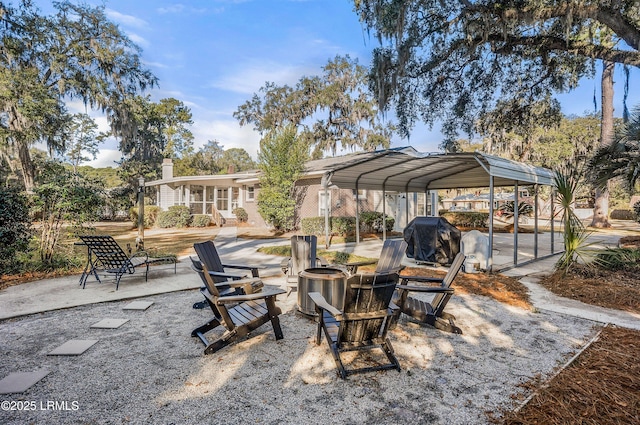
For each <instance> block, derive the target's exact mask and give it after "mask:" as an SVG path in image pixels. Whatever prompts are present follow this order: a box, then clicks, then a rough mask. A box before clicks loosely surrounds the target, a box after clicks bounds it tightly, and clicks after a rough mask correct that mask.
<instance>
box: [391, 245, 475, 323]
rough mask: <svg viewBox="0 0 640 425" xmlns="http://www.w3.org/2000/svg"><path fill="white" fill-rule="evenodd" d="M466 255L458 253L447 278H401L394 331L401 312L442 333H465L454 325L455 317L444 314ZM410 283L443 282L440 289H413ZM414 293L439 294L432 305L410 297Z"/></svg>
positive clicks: (419, 287) (417, 287)
mask: <svg viewBox="0 0 640 425" xmlns="http://www.w3.org/2000/svg"><path fill="white" fill-rule="evenodd" d="M464 260H465V256H464V254H462V253H458V254H457V255H456V257H455V258H454V259H453V262H452V263H451V266H450V267H449V271H448V272H447V274H446V275H445V276H444V278H434V277H421V276H400V284H399V285H398V286H397V292H396V296H395V297H394V300H393V302H394V303H395V304H396V305H397V306H398V310H397V311H396V314H395V316H394V319H393V324H392V328H393V327H395V325H396V323H397V321H398V319H399V316H400V313H401V312H402V313H404V314H406V315H407V316H410V317H413V318H414V319H416V320H418V321H420V322H422V323H426V324H428V325H431V326H433V327H435V328H436V329H440V330H442V331H447V332H453V333H457V334H461V333H462V329H460V328H459V327H457V326H456V325H455V323H454V320H455V316H453V315H452V314H449V313H446V312H445V311H444V309H445V307H446V306H447V303H448V302H449V299H451V296H452V295H453V293H454V289H453V288H451V284H452V283H453V280H454V279H455V278H456V276H457V275H458V272H459V271H460V269H461V268H462V264H463V263H464ZM409 282H421V283H431V284H433V283H439V284H440V285H439V286H412V285H409V284H408V283H409ZM410 292H419V293H428V294H436V295H435V297H434V298H433V300H431V302H430V303H428V302H425V301H422V300H418V299H415V298H412V297H409V293H410Z"/></svg>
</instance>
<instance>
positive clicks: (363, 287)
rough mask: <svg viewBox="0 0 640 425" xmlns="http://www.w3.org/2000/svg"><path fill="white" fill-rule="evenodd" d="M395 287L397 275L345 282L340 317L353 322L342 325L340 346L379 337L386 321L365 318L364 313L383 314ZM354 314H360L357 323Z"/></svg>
mask: <svg viewBox="0 0 640 425" xmlns="http://www.w3.org/2000/svg"><path fill="white" fill-rule="evenodd" d="M397 283H398V274H397V273H388V274H372V275H364V274H357V275H353V276H351V277H350V278H349V279H348V280H347V290H346V294H345V303H344V313H346V314H349V317H351V318H355V320H344V321H343V322H342V327H341V335H340V338H339V340H340V342H349V343H354V342H362V341H368V340H371V339H374V338H377V337H378V336H380V330H381V329H382V326H383V324H384V321H385V320H386V319H385V318H384V317H381V318H366V316H367V315H366V313H372V312H382V311H386V310H387V308H388V307H389V303H390V301H391V298H392V296H393V293H394V291H395V287H396V284H397ZM358 313H361V314H362V318H361V319H358V318H357V317H358Z"/></svg>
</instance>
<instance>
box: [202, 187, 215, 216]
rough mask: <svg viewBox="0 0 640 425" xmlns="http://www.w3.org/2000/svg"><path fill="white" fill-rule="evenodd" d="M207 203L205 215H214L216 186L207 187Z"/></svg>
mask: <svg viewBox="0 0 640 425" xmlns="http://www.w3.org/2000/svg"><path fill="white" fill-rule="evenodd" d="M206 189H207V190H206V192H207V195H206V203H205V207H204V208H205V213H206V214H212V215H213V212H214V211H213V209H214V208H215V194H216V187H215V186H207V187H206Z"/></svg>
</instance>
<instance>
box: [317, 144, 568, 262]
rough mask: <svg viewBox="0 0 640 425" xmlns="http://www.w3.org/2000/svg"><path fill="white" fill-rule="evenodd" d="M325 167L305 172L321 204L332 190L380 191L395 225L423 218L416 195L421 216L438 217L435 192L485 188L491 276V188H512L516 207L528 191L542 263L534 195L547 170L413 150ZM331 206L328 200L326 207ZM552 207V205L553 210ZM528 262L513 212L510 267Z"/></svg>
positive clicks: (548, 177)
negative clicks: (521, 258)
mask: <svg viewBox="0 0 640 425" xmlns="http://www.w3.org/2000/svg"><path fill="white" fill-rule="evenodd" d="M326 161H327V162H326V163H324V164H317V165H319V167H318V170H315V171H314V170H311V169H310V170H309V171H310V172H311V171H314V172H315V173H316V176H315V178H316V179H317V178H318V177H319V179H320V186H321V189H320V190H321V192H324V199H327V200H329V199H330V197H331V195H330V192H331V191H332V190H333V189H334V188H340V189H342V190H344V189H350V190H352V191H353V193H355V194H360V193H363V191H381V192H382V199H384V200H385V201H383V202H381V205H380V206H381V207H382V210H383V211H382V212H383V215H385V214H386V213H387V211H388V210H387V207H388V204H387V202H386V200H387V199H388V196H387V195H388V194H391V195H395V197H396V200H397V202H396V210H395V216H396V218H397V220H396V223H408V222H409V221H410V219H411V218H413V217H415V216H418V215H422V214H420V212H421V211H420V204H421V202H420V201H419V200H418V196H419V194H423V196H422V199H423V200H424V204H423V206H422V212H426V215H437V214H438V212H437V191H438V190H443V189H455V188H478V187H489V256H490V258H489V269H490V270H491V267H492V265H493V239H494V226H493V224H494V223H493V217H494V206H495V198H494V197H495V188H496V187H512V188H513V193H514V194H515V196H514V202H515V204H516V205H518V204H519V203H520V199H518V194H519V193H520V189H519V187H520V186H521V185H530V186H532V188H533V197H534V244H533V246H534V248H533V250H534V252H533V260H536V259H541V258H544V257H539V255H538V233H539V232H538V218H539V211H538V204H539V202H538V194H539V188H540V186H542V185H546V186H553V173H552V172H551V171H550V170H547V169H545V168H540V167H533V166H531V165H527V164H523V163H518V162H515V161H510V160H506V159H503V158H499V157H496V156H492V155H487V154H484V153H480V152H474V153H456V154H425V153H421V152H417V151H416V150H415V149H413V148H412V147H405V148H396V149H387V150H381V151H376V152H366V153H360V154H353V155H350V156H346V157H342V159H341V160H339V161H336V160H333V161H331V159H328V160H326ZM309 174H310V173H308V175H309ZM318 174H319V175H318ZM320 196H321V195H320ZM552 198H553V191H552ZM332 204H333V201H332V200H331V201H330V202H329V203H328V205H329V206H331V205H332ZM402 204H404V207H402ZM553 204H554V202H553V200H552V202H551V205H553ZM359 206H360V203H358V202H356V203H355V207H356V211H355V214H354V215H355V217H356V225H355V230H356V241H357V242H359V240H360V235H359V223H358V218H359V212H360V211H359ZM324 213H325V220H326V223H327V224H328V223H329V217H330V216H331V207H328V208H324ZM553 215H554V214H553V208H552V211H551V216H552V217H553ZM550 223H551V247H550V254H549V255H554V254H555V253H557V252H555V248H554V236H553V235H554V229H553V220H551V221H550ZM384 229H386V227H385V226H383V231H384ZM325 232H326V237H327V240H328V232H329V229H328V226H325ZM383 238H386V234H383ZM549 255H548V256H549ZM533 260H532V261H533ZM526 262H528V261H526ZM526 262H521V263H518V214H517V209H516V213H515V215H514V232H513V266H516V265H522V264H525V263H526Z"/></svg>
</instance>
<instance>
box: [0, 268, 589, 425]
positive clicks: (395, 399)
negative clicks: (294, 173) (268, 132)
mask: <svg viewBox="0 0 640 425" xmlns="http://www.w3.org/2000/svg"><path fill="white" fill-rule="evenodd" d="M266 283H270V282H269V281H268V280H266ZM43 296H46V294H44V295H43ZM279 298H280V300H279V302H278V305H279V306H280V307H281V308H282V310H283V314H282V315H281V316H280V317H281V324H282V329H283V332H284V339H283V340H280V341H275V338H274V336H273V332H272V329H271V326H270V324H266V325H264V326H263V327H261V328H260V329H258V330H257V331H256V332H254V334H253V335H252V337H250V338H247V339H245V340H243V341H241V342H239V343H236V344H233V345H231V346H229V347H227V348H225V349H223V350H221V351H219V352H218V353H215V354H213V355H210V356H205V355H204V354H203V346H202V344H201V343H200V342H199V340H197V339H196V338H192V337H191V336H190V334H191V330H192V329H193V328H195V327H196V326H199V325H200V324H202V323H204V322H206V321H207V320H208V319H209V318H210V316H211V311H210V310H193V309H192V308H191V305H192V304H193V302H195V301H199V300H200V299H201V296H200V294H199V293H198V292H197V291H185V292H177V293H170V294H163V295H155V296H150V297H146V298H143V299H144V300H149V301H153V302H154V304H153V305H152V306H151V307H150V308H149V309H148V310H146V311H125V310H122V307H123V306H124V305H126V304H127V303H128V302H129V301H118V302H109V303H103V304H93V305H87V306H82V307H76V308H71V309H66V310H58V311H52V312H47V313H42V314H36V315H31V316H27V317H23V318H19V319H11V320H5V321H2V322H0V354H1V356H0V379H1V378H3V377H5V376H7V375H9V374H10V373H12V372H30V371H35V370H40V369H44V370H48V371H50V373H49V375H47V376H46V377H45V378H44V379H43V380H42V381H40V382H39V383H37V384H36V385H34V386H33V387H31V388H30V389H29V390H27V391H26V392H24V393H22V394H8V395H0V401H28V402H31V401H35V402H36V403H35V404H36V406H37V409H36V410H34V411H11V410H9V411H7V410H1V411H0V423H1V424H21V425H22V424H28V423H34V424H87V423H90V424H149V423H153V424H201V423H229V424H238V423H266V424H302V423H322V422H331V423H341V424H343V423H344V424H351V423H353V424H397V423H409V422H415V423H426V422H429V423H435V424H448V425H450V424H483V423H487V422H488V419H487V416H486V412H496V411H499V410H500V409H501V408H505V407H506V408H508V407H511V406H513V403H514V401H513V396H514V394H518V393H520V392H521V391H523V390H522V389H521V388H520V387H519V386H518V385H519V384H521V383H524V382H526V381H528V380H529V379H531V378H533V377H534V376H536V375H538V374H541V375H542V376H543V377H545V376H550V375H551V374H552V372H553V371H554V368H556V367H558V366H561V365H562V364H564V362H565V361H566V360H567V359H568V358H569V357H571V355H572V354H573V353H575V352H576V351H577V350H578V349H579V348H580V347H581V346H582V345H584V344H586V342H587V341H588V340H589V339H590V338H591V337H592V336H593V335H594V334H595V332H596V329H594V327H593V322H590V321H587V320H582V319H577V318H574V317H570V316H564V315H561V314H556V313H549V312H531V311H526V310H522V309H519V308H515V307H510V306H507V305H505V304H501V303H499V302H497V301H495V300H493V299H491V298H486V297H482V296H477V295H468V296H467V295H463V296H455V297H454V298H453V299H452V300H451V302H450V303H449V305H448V308H447V311H448V312H450V313H452V314H455V315H456V317H457V321H456V324H457V325H458V326H460V327H461V328H462V329H463V332H464V335H454V334H448V333H444V332H441V331H438V330H436V329H433V328H429V327H425V326H421V325H418V324H416V323H413V322H410V321H408V320H404V319H403V320H401V321H400V323H399V325H398V327H397V328H396V330H394V331H393V332H390V339H391V341H392V344H393V346H394V349H395V351H396V354H397V357H398V359H399V361H400V364H401V366H402V372H400V373H398V372H396V371H393V370H391V371H384V372H374V373H367V374H360V375H353V376H350V377H349V378H348V379H347V380H346V381H343V380H341V379H339V378H338V377H337V375H336V369H335V365H334V362H333V359H332V357H331V355H330V352H329V349H328V346H327V344H326V342H325V341H324V340H323V345H321V346H316V345H315V343H314V336H315V330H316V327H315V324H314V323H313V322H312V321H310V320H308V319H306V318H303V317H300V316H299V315H297V314H295V302H296V294H295V293H293V294H292V295H291V296H289V297H288V298H286V297H285V296H284V295H283V296H280V297H279ZM104 318H126V319H130V320H129V322H127V323H125V324H124V325H123V326H122V327H120V328H119V329H90V328H89V326H90V325H91V324H93V323H96V322H98V321H100V320H102V319H104ZM70 339H97V340H99V342H98V343H97V344H96V345H94V346H93V347H91V348H90V349H89V350H88V351H87V352H85V353H84V354H82V355H80V356H69V357H67V356H47V353H49V352H50V351H52V350H53V349H54V348H56V347H58V346H60V345H61V344H63V343H64V342H66V341H68V340H70ZM48 402H58V403H57V405H56V404H49V405H53V406H54V407H55V408H49V409H47V408H46V406H47V405H48V404H47V403H48ZM65 402H66V403H65ZM41 406H45V408H41ZM65 407H66V409H65Z"/></svg>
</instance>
